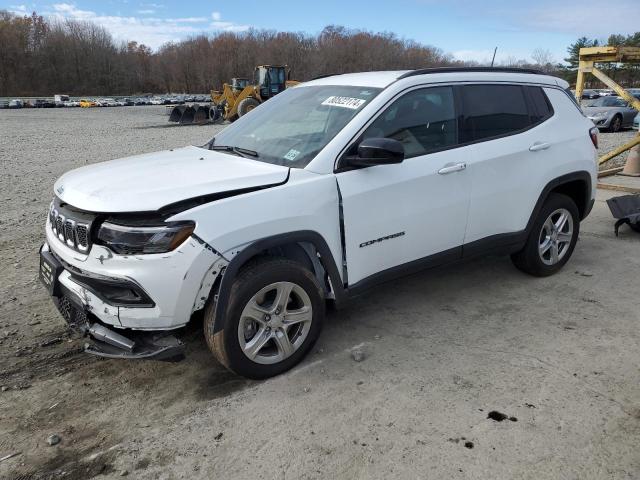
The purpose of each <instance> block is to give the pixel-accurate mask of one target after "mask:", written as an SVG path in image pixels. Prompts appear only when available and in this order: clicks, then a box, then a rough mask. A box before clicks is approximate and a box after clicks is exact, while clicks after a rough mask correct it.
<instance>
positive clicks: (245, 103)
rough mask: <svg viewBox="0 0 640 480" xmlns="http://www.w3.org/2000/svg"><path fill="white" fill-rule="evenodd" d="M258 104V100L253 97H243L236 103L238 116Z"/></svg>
mask: <svg viewBox="0 0 640 480" xmlns="http://www.w3.org/2000/svg"><path fill="white" fill-rule="evenodd" d="M258 105H260V102H259V101H258V100H256V99H255V98H253V97H247V98H243V99H242V100H240V103H239V104H238V116H239V117H242V116H243V115H246V114H247V113H249V112H250V111H251V110H253V109H254V108H256V107H257V106H258Z"/></svg>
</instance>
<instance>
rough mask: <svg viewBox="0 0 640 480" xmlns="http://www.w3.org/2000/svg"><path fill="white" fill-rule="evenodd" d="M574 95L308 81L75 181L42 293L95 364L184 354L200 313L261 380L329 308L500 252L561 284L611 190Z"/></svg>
mask: <svg viewBox="0 0 640 480" xmlns="http://www.w3.org/2000/svg"><path fill="white" fill-rule="evenodd" d="M567 87H568V84H567V83H566V82H565V81H564V80H560V79H558V78H554V77H550V76H545V75H542V74H537V73H535V72H533V71H526V70H515V69H485V68H461V69H427V70H414V71H401V72H369V73H358V74H346V75H337V76H331V77H325V78H321V79H317V80H313V81H310V82H307V83H304V84H300V85H298V86H296V87H294V88H290V89H287V90H286V91H285V92H283V93H281V94H279V95H277V96H276V97H274V98H273V99H271V100H269V101H268V102H265V103H263V104H262V105H260V106H258V107H256V108H255V109H254V110H252V111H251V112H250V113H249V114H247V115H245V116H243V117H242V118H240V119H239V120H237V121H236V122H234V123H232V124H231V125H229V126H228V127H227V128H225V129H224V130H223V131H221V132H219V133H217V134H216V136H215V138H213V139H211V141H210V142H208V143H207V144H206V145H203V146H202V147H186V148H181V149H174V150H168V151H163V152H157V153H149V154H145V155H138V156H135V157H131V158H125V159H121V160H114V161H110V162H104V163H99V164H95V165H90V166H85V167H82V168H80V169H77V170H73V171H71V172H69V173H67V174H65V175H64V176H62V177H61V178H60V179H59V180H58V181H57V182H56V183H55V186H54V193H55V198H54V199H53V201H52V203H51V208H50V210H49V212H48V217H47V223H46V228H45V232H46V242H45V243H44V245H43V247H42V249H41V254H40V255H41V257H40V258H41V269H40V271H41V278H42V281H43V282H44V284H45V285H46V287H47V289H48V291H49V293H50V294H51V295H52V297H53V299H54V301H55V303H56V304H57V305H58V307H59V309H60V312H61V313H62V316H63V317H64V319H65V320H66V321H67V322H68V323H69V324H70V325H72V326H74V327H75V328H78V329H80V330H81V331H83V332H84V333H86V334H87V335H88V336H89V337H90V339H91V341H92V342H93V343H92V344H91V345H90V346H89V347H88V348H87V351H88V352H90V353H94V354H97V355H102V356H107V357H115V358H155V359H167V358H173V357H175V356H177V355H180V354H181V353H182V350H183V346H182V344H181V342H180V341H179V340H178V339H177V338H176V337H175V336H173V335H171V332H172V331H173V330H175V329H177V328H180V327H183V326H185V325H186V324H187V323H188V322H189V321H190V319H191V316H192V314H193V313H194V312H196V311H200V310H204V335H205V338H206V341H207V343H208V345H209V347H210V349H211V351H212V352H213V354H214V356H215V357H216V358H217V359H218V360H219V361H220V362H221V363H222V364H223V365H225V366H226V367H228V368H229V369H231V370H232V371H234V372H236V373H238V374H240V375H244V376H247V377H251V378H265V377H269V376H272V375H277V374H279V373H281V372H284V371H286V370H287V369H289V368H291V367H293V366H294V365H296V364H297V363H298V362H300V360H301V359H302V358H303V357H304V356H305V354H306V353H307V352H308V351H309V350H310V349H311V347H312V345H313V344H314V342H315V341H316V339H317V338H318V335H319V334H320V330H321V327H322V323H323V319H324V315H325V304H326V303H328V302H330V303H332V304H334V305H335V306H336V307H338V308H340V307H342V306H344V305H345V304H347V302H348V300H349V299H350V298H352V297H353V296H356V295H360V294H362V293H363V292H364V291H365V290H367V289H369V288H370V287H372V286H373V285H377V284H379V283H381V282H386V281H389V280H392V279H395V278H397V277H399V276H402V275H406V274H409V273H412V272H415V271H417V270H420V269H423V268H428V267H433V266H436V265H442V264H445V263H449V262H456V261H459V260H461V259H465V258H469V257H474V256H476V255H479V254H483V253H486V252H502V253H505V254H510V255H511V256H512V259H513V262H514V263H515V265H516V266H517V267H518V268H519V269H521V270H522V271H524V272H527V273H529V274H532V275H536V276H542V277H543V276H547V275H551V274H553V273H555V272H557V271H558V270H559V269H560V268H562V266H563V265H564V264H565V263H566V262H567V261H568V260H569V257H570V256H571V254H572V252H573V250H574V247H575V245H576V241H577V239H578V232H579V229H580V221H581V220H582V219H584V218H585V217H586V216H587V215H588V214H589V212H590V210H591V208H592V205H593V202H594V198H595V186H596V170H597V167H596V143H597V129H596V128H595V127H594V126H593V124H592V123H591V122H590V121H589V120H588V119H586V118H585V117H584V116H583V115H582V113H581V112H580V109H579V107H578V105H577V104H576V103H575V100H574V99H573V97H572V96H571V95H570V93H569V92H568V91H567V90H566V89H567ZM458 293H459V294H460V295H463V294H464V292H458ZM425 294H426V292H425Z"/></svg>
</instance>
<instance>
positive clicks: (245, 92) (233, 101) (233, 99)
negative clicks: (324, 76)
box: [210, 65, 298, 121]
mask: <svg viewBox="0 0 640 480" xmlns="http://www.w3.org/2000/svg"><path fill="white" fill-rule="evenodd" d="M287 77H288V72H287V66H286V65H260V66H258V67H256V69H255V71H254V77H253V85H251V84H249V80H247V79H246V78H234V79H232V81H231V84H228V83H225V84H224V85H223V87H222V92H220V91H216V90H213V91H212V92H211V101H212V102H213V106H212V107H211V114H210V117H211V119H212V120H213V121H222V120H229V121H234V120H236V119H237V118H239V117H241V116H243V115H245V114H246V113H248V112H250V111H251V110H253V109H254V108H255V107H257V106H258V105H260V104H261V103H262V102H264V101H266V100H268V99H269V98H271V97H273V96H275V95H277V94H278V93H280V92H282V91H284V90H285V89H286V88H287V87H292V86H294V85H297V84H298V82H295V81H290V80H287Z"/></svg>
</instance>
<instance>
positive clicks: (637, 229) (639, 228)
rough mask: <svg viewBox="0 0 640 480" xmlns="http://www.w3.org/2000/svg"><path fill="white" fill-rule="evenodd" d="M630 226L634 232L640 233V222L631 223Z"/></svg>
mask: <svg viewBox="0 0 640 480" xmlns="http://www.w3.org/2000/svg"><path fill="white" fill-rule="evenodd" d="M629 226H630V227H631V230H633V231H634V232H638V233H640V223H630V224H629Z"/></svg>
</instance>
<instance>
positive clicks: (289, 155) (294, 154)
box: [284, 148, 300, 161]
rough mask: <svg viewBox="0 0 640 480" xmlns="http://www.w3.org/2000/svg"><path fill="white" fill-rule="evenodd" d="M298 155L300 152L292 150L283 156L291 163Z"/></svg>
mask: <svg viewBox="0 0 640 480" xmlns="http://www.w3.org/2000/svg"><path fill="white" fill-rule="evenodd" d="M298 155H300V152H299V151H298V150H294V149H293V148H292V149H291V150H289V151H288V152H287V154H286V155H285V156H284V159H285V160H289V161H293V160H295V159H296V157H297V156H298Z"/></svg>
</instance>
